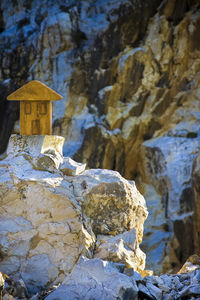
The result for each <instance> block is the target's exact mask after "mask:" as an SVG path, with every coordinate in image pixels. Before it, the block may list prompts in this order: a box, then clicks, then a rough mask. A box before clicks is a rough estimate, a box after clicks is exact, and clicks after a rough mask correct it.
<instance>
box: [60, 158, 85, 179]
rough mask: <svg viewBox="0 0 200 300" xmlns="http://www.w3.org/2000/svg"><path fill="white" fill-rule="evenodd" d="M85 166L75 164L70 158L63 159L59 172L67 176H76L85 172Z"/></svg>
mask: <svg viewBox="0 0 200 300" xmlns="http://www.w3.org/2000/svg"><path fill="white" fill-rule="evenodd" d="M85 167H86V164H81V163H77V162H76V161H74V160H73V159H71V158H70V157H64V159H63V163H62V164H61V165H60V170H61V171H62V172H63V174H65V175H68V176H76V175H79V174H80V173H82V172H83V171H85Z"/></svg>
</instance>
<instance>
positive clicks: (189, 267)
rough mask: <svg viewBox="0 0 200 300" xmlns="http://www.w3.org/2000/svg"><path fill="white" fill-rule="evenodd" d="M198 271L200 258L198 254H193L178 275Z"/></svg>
mask: <svg viewBox="0 0 200 300" xmlns="http://www.w3.org/2000/svg"><path fill="white" fill-rule="evenodd" d="M196 269H200V257H199V256H198V255H197V254H193V255H191V256H190V257H189V258H188V259H187V261H186V262H185V263H184V265H183V266H182V268H181V269H180V271H179V272H178V273H179V274H181V273H188V272H192V271H194V270H196Z"/></svg>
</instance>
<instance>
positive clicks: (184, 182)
mask: <svg viewBox="0 0 200 300" xmlns="http://www.w3.org/2000/svg"><path fill="white" fill-rule="evenodd" d="M199 5H200V3H199V1H198V0H192V1H186V0H184V1H173V0H164V1H158V0H154V1H148V0H146V1H136V0H132V1H131V0H126V1H120V0H118V1H117V0H110V1H103V0H98V1H95V2H93V3H92V4H91V3H90V2H89V1H81V0H80V1H67V0H66V1H59V0H57V1H42V2H41V1H37V0H35V1H25V2H23V4H22V3H21V2H18V3H14V2H13V3H12V5H9V4H8V2H7V1H4V0H3V1H1V10H0V14H1V16H2V18H1V20H2V21H1V35H0V40H1V43H0V45H1V46H0V47H1V52H0V60H1V71H0V80H1V86H0V88H1V91H2V96H1V97H2V99H1V102H0V105H1V110H0V114H1V118H0V126H1V131H0V140H1V152H3V151H4V150H5V148H6V143H7V140H8V137H9V135H10V133H11V131H12V127H13V124H14V122H15V120H17V118H18V105H17V103H16V104H15V105H13V103H9V104H7V103H6V101H5V97H6V95H7V94H8V93H10V92H12V91H13V90H14V89H16V88H17V87H18V86H20V85H22V84H23V83H24V82H26V81H27V80H31V79H38V80H41V81H43V82H44V83H46V84H47V85H49V86H50V87H52V88H53V89H55V90H56V91H58V92H59V93H61V94H62V95H63V97H64V101H63V102H62V103H61V104H60V103H58V104H55V106H54V112H53V114H54V123H53V130H54V133H55V134H58V135H62V136H64V137H65V139H66V142H65V145H64V154H65V155H69V156H72V157H74V158H75V159H76V160H77V161H83V162H87V164H88V166H89V167H92V168H93V167H95V168H108V169H113V170H117V171H119V172H120V173H121V174H122V175H123V176H125V177H126V178H128V179H134V180H136V184H137V186H138V188H139V189H140V191H141V192H142V193H143V194H144V195H145V198H146V199H147V205H148V209H149V211H150V216H149V218H148V221H147V223H146V233H145V236H146V238H145V242H144V245H143V247H144V249H145V251H147V253H148V256H147V263H148V265H149V266H150V267H151V268H153V269H155V271H156V272H161V271H165V270H167V271H169V270H175V269H176V267H177V266H179V265H180V263H183V262H184V261H185V259H186V258H187V257H188V255H190V254H193V252H194V251H199V250H200V249H199V232H200V227H199V217H198V215H199V205H198V199H199V176H198V174H199V171H198V170H199V159H198V158H197V155H198V152H199V147H200V146H199V145H200V140H199V125H200V115H199V108H200V107H199V103H200V101H199V97H200V90H199V81H200V73H199V66H200V38H199V34H198V28H199V23H200V10H199ZM8 120H9V121H8ZM16 128H17V126H15V129H14V130H16ZM183 235H184V237H185V239H184V240H183V239H182V236H183Z"/></svg>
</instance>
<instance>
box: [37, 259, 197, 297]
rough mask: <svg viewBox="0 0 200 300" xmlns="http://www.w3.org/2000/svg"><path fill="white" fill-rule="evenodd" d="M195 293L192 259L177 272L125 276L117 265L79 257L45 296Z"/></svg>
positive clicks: (187, 294)
mask: <svg viewBox="0 0 200 300" xmlns="http://www.w3.org/2000/svg"><path fill="white" fill-rule="evenodd" d="M77 287H78V288H77ZM199 296H200V265H199V264H198V265H195V262H194V264H191V266H190V268H188V269H187V270H185V272H182V273H180V274H174V275H167V274H166V275H161V276H146V277H145V278H142V277H141V276H140V274H138V273H137V272H132V273H130V274H129V276H127V274H126V272H125V271H124V268H123V265H120V264H118V265H117V264H114V263H111V262H107V261H102V260H100V259H91V260H88V259H86V258H81V259H80V261H79V263H78V264H77V265H76V266H75V268H74V269H73V271H72V273H71V274H70V275H69V276H68V277H67V278H66V279H65V280H64V282H63V284H62V285H61V286H59V287H58V288H57V289H56V290H55V291H53V292H52V293H50V294H49V295H48V296H47V297H46V298H45V299H47V300H54V299H58V300H63V299H66V300H71V299H79V300H82V299H84V300H89V299H94V300H101V299H109V300H115V299H116V300H135V299H139V300H143V299H149V300H151V299H152V300H158V299H159V300H170V299H177V300H178V299H199ZM36 299H37V298H36Z"/></svg>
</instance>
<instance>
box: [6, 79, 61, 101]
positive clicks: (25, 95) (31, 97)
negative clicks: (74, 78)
mask: <svg viewBox="0 0 200 300" xmlns="http://www.w3.org/2000/svg"><path fill="white" fill-rule="evenodd" d="M61 99H62V96H61V95H59V94H58V93H56V92H55V91H53V90H52V89H50V88H49V87H48V86H46V85H45V84H44V83H42V82H40V81H38V80H32V81H30V82H28V83H26V84H25V85H23V86H22V87H21V88H19V89H18V90H16V91H15V92H13V93H12V94H10V95H9V96H8V97H7V100H22V101H24V100H27V101H44V100H47V101H51V100H61Z"/></svg>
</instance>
